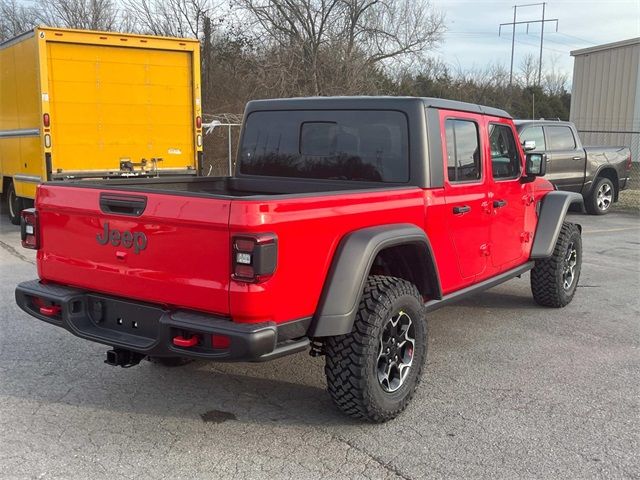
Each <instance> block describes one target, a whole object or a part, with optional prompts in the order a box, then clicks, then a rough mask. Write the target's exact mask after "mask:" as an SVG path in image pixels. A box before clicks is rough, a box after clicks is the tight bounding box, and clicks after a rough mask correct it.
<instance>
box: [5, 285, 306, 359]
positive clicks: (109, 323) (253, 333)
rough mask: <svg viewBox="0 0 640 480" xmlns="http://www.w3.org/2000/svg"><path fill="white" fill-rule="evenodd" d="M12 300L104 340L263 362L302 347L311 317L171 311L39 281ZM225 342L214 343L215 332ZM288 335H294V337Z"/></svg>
mask: <svg viewBox="0 0 640 480" xmlns="http://www.w3.org/2000/svg"><path fill="white" fill-rule="evenodd" d="M15 296H16V303H17V304H18V306H19V307H20V308H22V309H23V310H24V311H25V312H27V313H28V314H30V315H32V316H33V317H35V318H37V319H39V320H42V321H44V322H47V323H51V324H52V325H57V326H59V327H63V328H65V329H67V330H68V331H69V332H71V333H73V334H74V335H76V336H78V337H81V338H85V339H87V340H91V341H94V342H98V343H103V344H105V345H110V346H113V347H118V348H122V349H126V350H130V351H133V352H138V353H141V354H144V355H149V356H156V357H169V356H171V357H176V356H180V357H191V358H205V359H210V360H217V361H265V360H271V359H273V358H277V357H280V356H283V355H287V354H289V353H295V352H298V351H301V350H305V349H306V348H307V346H308V345H309V340H308V339H307V338H306V337H304V336H303V335H305V333H304V332H306V327H307V326H308V324H309V321H310V319H309V320H307V319H303V320H299V321H296V322H289V323H286V324H284V325H282V326H280V327H278V326H277V325H276V323H274V322H264V323H259V324H248V323H235V322H233V321H231V319H229V318H224V317H216V316H214V315H208V314H203V313H198V312H191V311H184V310H175V311H170V310H166V309H164V308H162V307H161V306H159V305H153V304H149V303H144V302H138V301H131V300H127V299H122V298H117V297H111V296H107V295H102V294H97V293H92V292H86V291H83V290H79V289H75V288H70V287H65V286H61V285H56V284H43V283H40V282H39V281H38V280H32V281H29V282H24V283H21V284H19V285H18V286H17V287H16V291H15ZM214 335H215V336H224V337H226V338H227V343H228V345H224V346H223V347H220V346H214V345H213V336H214ZM194 336H197V337H198V343H197V344H196V345H193V346H188V347H187V346H178V345H176V344H175V343H174V338H175V337H182V338H191V337H194ZM292 336H297V338H295V339H292V338H291V337H292Z"/></svg>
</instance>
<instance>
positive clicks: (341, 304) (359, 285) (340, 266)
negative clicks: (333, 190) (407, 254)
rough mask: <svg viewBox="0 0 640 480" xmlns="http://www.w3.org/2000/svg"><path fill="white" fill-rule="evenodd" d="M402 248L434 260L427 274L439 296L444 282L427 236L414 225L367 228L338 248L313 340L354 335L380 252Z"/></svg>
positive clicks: (314, 322) (311, 334)
mask: <svg viewBox="0 0 640 480" xmlns="http://www.w3.org/2000/svg"><path fill="white" fill-rule="evenodd" d="M399 245H419V246H420V247H421V248H425V249H426V254H427V255H428V257H427V258H428V259H429V260H430V261H429V262H427V263H428V265H424V267H425V268H427V270H426V271H428V272H430V276H432V277H434V278H435V281H436V283H437V285H435V289H436V293H437V295H438V296H439V295H441V289H440V281H439V277H438V272H437V268H436V266H435V257H434V256H433V251H432V249H431V243H430V242H429V239H428V238H427V235H426V234H425V232H424V231H423V230H422V229H420V228H419V227H417V226H416V225H412V224H391V225H381V226H376V227H367V228H362V229H360V230H356V231H353V232H351V233H349V234H347V235H346V236H345V237H344V238H343V239H342V240H341V241H340V244H339V245H338V248H337V249H336V252H335V255H334V257H333V261H332V264H331V267H330V269H329V272H328V274H327V278H326V280H325V283H324V287H323V290H322V295H321V297H320V301H319V303H318V308H317V310H316V313H315V315H314V316H313V320H312V322H311V326H310V327H309V331H308V335H309V337H328V336H334V335H345V334H347V333H350V332H351V330H352V328H353V322H354V320H355V317H356V313H357V312H358V306H359V303H360V298H361V296H362V292H363V290H364V286H365V282H366V281H367V277H368V275H369V272H370V271H371V266H372V265H373V262H374V260H375V258H376V256H377V254H378V253H379V252H381V251H382V250H384V249H385V248H389V247H394V246H399Z"/></svg>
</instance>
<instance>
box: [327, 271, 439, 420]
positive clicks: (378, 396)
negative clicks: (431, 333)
mask: <svg viewBox="0 0 640 480" xmlns="http://www.w3.org/2000/svg"><path fill="white" fill-rule="evenodd" d="M424 315H425V312H424V304H423V301H422V297H421V296H420V293H419V292H418V289H417V288H416V287H415V285H413V284H411V283H409V282H407V281H405V280H402V279H399V278H395V277H387V276H377V275H376V276H371V277H369V279H368V281H367V285H366V286H365V289H364V293H363V295H362V299H361V301H360V307H359V310H358V313H357V316H356V319H355V323H354V325H353V331H352V332H351V333H349V334H347V335H340V336H336V337H330V338H327V340H326V342H325V351H326V364H325V373H326V376H327V387H328V390H329V394H330V395H331V397H332V399H333V401H334V403H335V404H336V405H337V406H338V408H340V410H342V411H343V412H344V413H346V414H347V415H350V416H352V417H356V418H361V419H365V420H369V421H373V422H385V421H387V420H390V419H392V418H394V417H396V416H397V415H398V414H400V412H402V411H403V410H404V409H405V408H406V406H407V405H408V404H409V401H410V400H411V397H412V396H413V394H414V392H415V390H416V387H417V385H418V383H419V381H420V374H421V372H422V367H423V364H424V359H425V356H426V352H427V340H426V322H425V319H424Z"/></svg>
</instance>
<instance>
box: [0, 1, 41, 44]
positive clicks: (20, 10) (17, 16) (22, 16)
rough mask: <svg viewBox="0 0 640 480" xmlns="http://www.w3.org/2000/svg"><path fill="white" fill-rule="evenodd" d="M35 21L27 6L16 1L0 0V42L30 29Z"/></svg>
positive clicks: (31, 11)
mask: <svg viewBox="0 0 640 480" xmlns="http://www.w3.org/2000/svg"><path fill="white" fill-rule="evenodd" d="M36 23H37V20H36V18H35V15H34V12H33V10H32V9H31V8H29V7H28V6H25V5H24V4H22V3H19V2H18V1H17V0H0V41H2V40H6V39H8V38H11V37H15V36H16V35H19V34H21V33H23V32H26V31H27V30H30V29H32V28H33V27H34V26H35V24H36Z"/></svg>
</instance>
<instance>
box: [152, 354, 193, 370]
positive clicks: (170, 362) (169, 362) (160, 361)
mask: <svg viewBox="0 0 640 480" xmlns="http://www.w3.org/2000/svg"><path fill="white" fill-rule="evenodd" d="M148 360H149V361H150V362H151V363H154V364H156V365H160V366H162V367H169V368H173V367H182V366H183V365H188V364H190V363H192V362H193V361H194V360H193V358H185V357H148Z"/></svg>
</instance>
